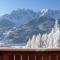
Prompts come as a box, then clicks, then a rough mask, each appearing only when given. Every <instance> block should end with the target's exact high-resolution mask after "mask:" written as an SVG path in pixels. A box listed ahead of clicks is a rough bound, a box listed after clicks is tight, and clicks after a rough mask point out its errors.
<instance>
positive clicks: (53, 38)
mask: <svg viewBox="0 0 60 60" xmlns="http://www.w3.org/2000/svg"><path fill="white" fill-rule="evenodd" d="M26 47H27V48H57V47H60V26H59V24H58V22H57V20H56V22H55V25H54V27H53V28H52V31H51V32H50V33H49V34H47V33H45V34H43V35H41V34H39V35H37V36H36V35H33V37H32V39H29V40H28V42H27V45H26Z"/></svg>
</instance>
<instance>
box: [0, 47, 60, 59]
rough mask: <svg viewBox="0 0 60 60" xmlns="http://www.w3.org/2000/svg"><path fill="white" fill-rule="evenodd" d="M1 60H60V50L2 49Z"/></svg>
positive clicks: (0, 50) (0, 52) (0, 51)
mask: <svg viewBox="0 0 60 60" xmlns="http://www.w3.org/2000/svg"><path fill="white" fill-rule="evenodd" d="M0 60H60V49H15V48H1V49H0Z"/></svg>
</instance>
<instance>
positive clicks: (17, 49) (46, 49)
mask: <svg viewBox="0 0 60 60" xmlns="http://www.w3.org/2000/svg"><path fill="white" fill-rule="evenodd" d="M0 51H60V48H33V49H32V48H5V47H2V48H0Z"/></svg>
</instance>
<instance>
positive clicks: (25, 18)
mask: <svg viewBox="0 0 60 60" xmlns="http://www.w3.org/2000/svg"><path fill="white" fill-rule="evenodd" d="M36 15H37V14H36V12H34V11H32V10H29V9H17V10H13V11H12V12H11V13H10V14H5V15H3V16H2V17H1V18H0V21H2V20H8V21H11V22H12V23H14V24H15V26H20V25H23V24H26V23H27V22H29V21H30V20H32V19H34V18H35V16H36Z"/></svg>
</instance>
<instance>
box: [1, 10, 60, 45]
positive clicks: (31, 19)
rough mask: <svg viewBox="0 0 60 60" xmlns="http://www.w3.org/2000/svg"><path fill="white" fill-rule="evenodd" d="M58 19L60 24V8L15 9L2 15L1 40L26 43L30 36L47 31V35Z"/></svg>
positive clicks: (9, 42)
mask: <svg viewBox="0 0 60 60" xmlns="http://www.w3.org/2000/svg"><path fill="white" fill-rule="evenodd" d="M56 19H57V20H58V24H59V25H60V10H51V9H42V10H40V11H39V12H34V11H32V10H29V9H18V10H14V11H12V12H11V13H10V14H5V15H3V16H1V17H0V40H1V41H3V42H5V44H8V45H9V44H10V45H12V44H16V43H17V44H21V43H25V44H26V43H27V41H28V39H29V38H32V36H33V35H36V36H37V35H38V34H39V33H40V34H41V35H43V34H45V33H46V34H45V37H46V35H47V34H49V33H50V32H51V30H52V28H53V27H54V25H55V21H56ZM7 27H8V28H7ZM43 37H44V36H43ZM45 37H44V38H45ZM38 39H39V37H38ZM36 44H37V43H36Z"/></svg>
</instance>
